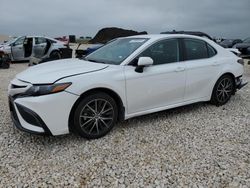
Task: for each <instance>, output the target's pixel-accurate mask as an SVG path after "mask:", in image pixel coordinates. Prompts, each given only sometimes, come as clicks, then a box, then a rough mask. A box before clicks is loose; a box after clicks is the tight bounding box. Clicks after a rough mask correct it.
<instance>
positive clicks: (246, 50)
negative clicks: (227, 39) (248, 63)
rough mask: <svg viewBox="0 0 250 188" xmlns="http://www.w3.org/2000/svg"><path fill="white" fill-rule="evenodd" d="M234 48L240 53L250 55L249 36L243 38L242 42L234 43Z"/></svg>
mask: <svg viewBox="0 0 250 188" xmlns="http://www.w3.org/2000/svg"><path fill="white" fill-rule="evenodd" d="M234 48H237V49H238V50H239V51H240V52H241V53H242V55H247V56H250V37H249V38H246V39H245V40H243V42H242V43H238V44H236V45H234Z"/></svg>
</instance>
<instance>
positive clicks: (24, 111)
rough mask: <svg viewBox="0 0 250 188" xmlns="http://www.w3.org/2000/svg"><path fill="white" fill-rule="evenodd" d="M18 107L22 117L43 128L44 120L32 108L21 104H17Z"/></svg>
mask: <svg viewBox="0 0 250 188" xmlns="http://www.w3.org/2000/svg"><path fill="white" fill-rule="evenodd" d="M16 106H17V109H18V111H19V113H20V115H21V116H22V118H23V119H24V120H25V121H26V122H27V123H29V124H31V125H34V126H37V127H42V128H43V122H42V120H41V118H39V116H38V115H37V114H36V113H35V112H33V111H32V110H30V109H28V108H26V107H24V106H22V105H20V104H16Z"/></svg>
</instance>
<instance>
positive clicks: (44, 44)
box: [0, 36, 67, 61]
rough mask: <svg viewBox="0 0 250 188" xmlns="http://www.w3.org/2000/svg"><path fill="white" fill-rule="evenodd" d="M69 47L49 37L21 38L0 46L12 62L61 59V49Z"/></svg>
mask: <svg viewBox="0 0 250 188" xmlns="http://www.w3.org/2000/svg"><path fill="white" fill-rule="evenodd" d="M66 47H67V45H66V44H65V43H63V42H61V41H58V40H56V39H53V38H49V37H42V36H21V37H18V38H16V39H14V40H11V41H10V42H7V43H5V44H3V45H1V46H0V50H1V51H4V52H5V53H7V54H9V56H10V57H11V60H12V61H28V60H30V57H36V58H50V57H51V58H53V59H60V58H61V54H60V48H66Z"/></svg>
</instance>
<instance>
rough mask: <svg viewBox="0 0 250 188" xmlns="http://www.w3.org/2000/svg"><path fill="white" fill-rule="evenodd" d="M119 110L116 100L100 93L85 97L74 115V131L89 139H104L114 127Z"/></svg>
mask: <svg viewBox="0 0 250 188" xmlns="http://www.w3.org/2000/svg"><path fill="white" fill-rule="evenodd" d="M117 116H118V108H117V105H116V102H115V100H114V99H113V98H112V97H110V96H109V95H108V94H106V93H103V92H100V93H95V94H92V95H88V96H87V97H84V98H83V100H82V101H81V102H80V103H79V104H78V106H77V108H76V110H75V113H74V129H75V132H77V133H78V134H79V135H80V136H82V137H84V138H87V139H97V138H100V137H103V136H104V135H106V134H107V133H108V132H110V131H111V129H112V128H113V127H114V124H115V123H116V121H117Z"/></svg>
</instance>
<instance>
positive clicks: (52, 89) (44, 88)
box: [26, 83, 71, 96]
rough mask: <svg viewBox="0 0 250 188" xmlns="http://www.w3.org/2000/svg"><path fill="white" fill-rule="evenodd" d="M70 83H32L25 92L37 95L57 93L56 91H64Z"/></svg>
mask: <svg viewBox="0 0 250 188" xmlns="http://www.w3.org/2000/svg"><path fill="white" fill-rule="evenodd" d="M70 85H71V83H58V84H50V85H33V86H32V87H31V88H30V89H28V90H27V91H26V94H27V95H31V96H39V95H47V94H52V93H58V92H61V91H64V90H65V89H66V88H67V87H69V86H70Z"/></svg>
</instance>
